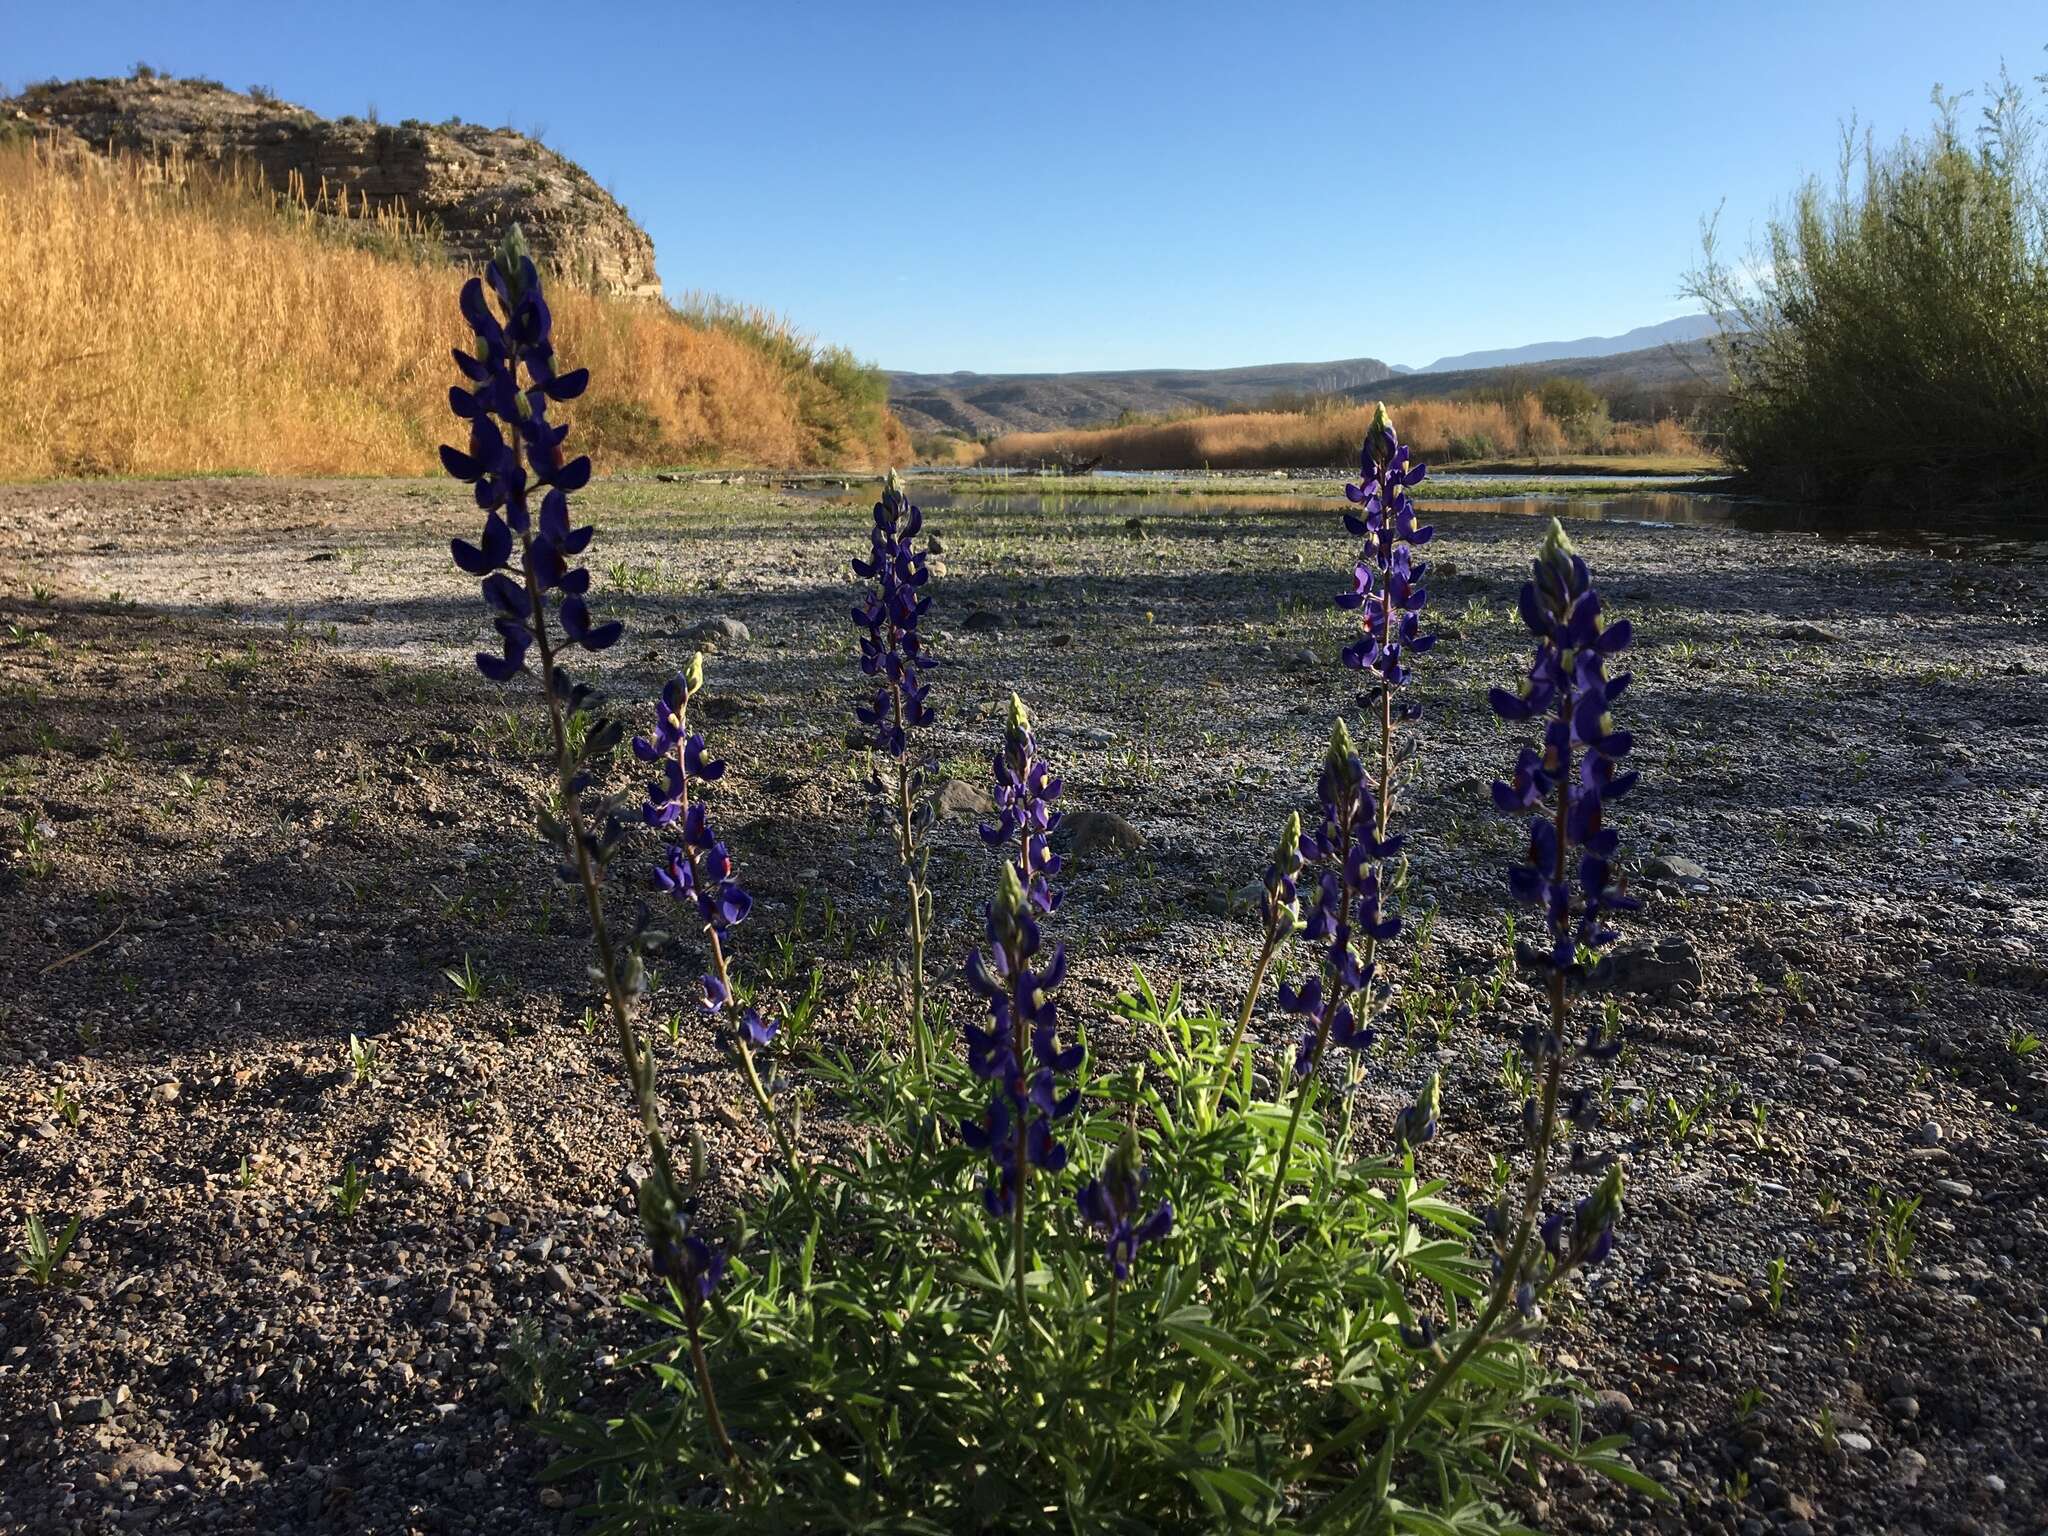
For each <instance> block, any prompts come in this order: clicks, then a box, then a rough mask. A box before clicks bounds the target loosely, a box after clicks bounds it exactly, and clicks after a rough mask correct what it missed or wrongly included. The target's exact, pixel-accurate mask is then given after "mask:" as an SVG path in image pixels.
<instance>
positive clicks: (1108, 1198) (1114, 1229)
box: [1074, 1106, 1173, 1360]
mask: <svg viewBox="0 0 2048 1536" xmlns="http://www.w3.org/2000/svg"><path fill="white" fill-rule="evenodd" d="M1134 1107H1135V1106H1134ZM1149 1177H1150V1175H1149V1173H1148V1171H1147V1169H1146V1168H1145V1164H1144V1159H1143V1157H1142V1156H1141V1155H1140V1153H1139V1150H1138V1132H1137V1128H1136V1127H1135V1126H1132V1125H1126V1126H1125V1127H1124V1133H1123V1135H1122V1137H1121V1138H1119V1139H1118V1141H1117V1144H1116V1147H1115V1149H1114V1150H1112V1151H1111V1152H1110V1154H1109V1157H1108V1159H1107V1160H1106V1161H1105V1162H1104V1163H1103V1165H1102V1172H1101V1174H1100V1175H1099V1176H1098V1177H1096V1178H1092V1179H1090V1180H1089V1181H1088V1182H1087V1183H1086V1184H1084V1185H1083V1186H1082V1187H1081V1191H1080V1193H1079V1194H1078V1195H1077V1196H1076V1197H1075V1202H1074V1203H1075V1204H1076V1205H1077V1206H1078V1207H1079V1209H1080V1212H1081V1217H1082V1219H1083V1220H1084V1221H1086V1222H1087V1223H1088V1225H1089V1226H1091V1227H1093V1228H1094V1229H1095V1230H1096V1231H1097V1232H1098V1233H1100V1234H1101V1236H1102V1239H1103V1250H1104V1252H1105V1253H1106V1254H1107V1256H1108V1259H1109V1273H1110V1282H1109V1323H1108V1329H1107V1334H1106V1337H1105V1340H1104V1343H1103V1349H1102V1353H1103V1357H1104V1359H1106V1360H1113V1359H1114V1358H1115V1355H1116V1299H1117V1287H1118V1286H1119V1285H1121V1284H1122V1283H1123V1282H1124V1281H1126V1280H1128V1279H1130V1277H1131V1265H1132V1264H1133V1263H1134V1262H1136V1260H1137V1256H1138V1250H1139V1249H1140V1248H1142V1247H1143V1246H1144V1245H1145V1244H1147V1243H1151V1242H1157V1241H1158V1240H1159V1239H1160V1238H1162V1237H1165V1236H1166V1234H1167V1233H1169V1232H1171V1231H1172V1230H1173V1202H1172V1201H1171V1200H1161V1201H1160V1202H1159V1203H1158V1204H1157V1205H1154V1206H1153V1207H1152V1208H1151V1209H1150V1210H1149V1211H1148V1210H1146V1209H1145V1206H1144V1193H1145V1182H1146V1180H1147V1178H1149Z"/></svg>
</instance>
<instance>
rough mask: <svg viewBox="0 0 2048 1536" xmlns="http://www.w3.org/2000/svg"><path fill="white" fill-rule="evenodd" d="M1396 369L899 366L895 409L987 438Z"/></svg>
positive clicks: (1355, 364) (921, 426) (930, 425)
mask: <svg viewBox="0 0 2048 1536" xmlns="http://www.w3.org/2000/svg"><path fill="white" fill-rule="evenodd" d="M1393 373H1394V370H1393V369H1392V368H1390V367H1388V366H1387V365H1386V364H1385V363H1383V362H1381V361H1380V360H1379V359H1378V358H1376V357H1354V358H1349V359H1346V360H1344V361H1342V362H1335V363H1266V364H1262V365H1260V366H1258V367H1253V368H1136V369H1130V370H1117V371H1111V372H1106V373H891V374H890V375H889V406H890V409H892V410H893V411H895V413H896V414H897V416H899V417H900V418H901V419H902V421H903V424H904V425H905V426H906V427H908V428H910V430H911V431H913V432H941V431H953V432H962V433H965V434H966V435H967V436H969V437H985V436H987V435H988V434H989V433H992V432H1050V431H1055V430H1058V429H1060V428H1065V427H1082V426H1101V425H1103V424H1104V423H1107V422H1112V421H1115V420H1116V418H1117V417H1118V416H1120V415H1121V414H1123V413H1124V412H1125V411H1136V412H1139V413H1142V414H1147V415H1150V414H1153V413H1156V412H1163V411H1178V410H1183V409H1185V408H1186V407H1188V406H1191V405H1193V406H1204V407H1207V408H1209V409H1212V410H1221V409H1223V408H1224V407H1226V406H1232V405H1246V404H1250V403H1253V402H1255V401H1260V400H1268V399H1271V398H1272V397H1273V396H1274V395H1285V394H1325V395H1328V394H1341V393H1343V392H1344V391H1346V390H1351V389H1357V388H1359V387H1361V386H1363V385H1367V384H1372V383H1374V382H1376V381H1378V380H1380V379H1385V378H1391V377H1393Z"/></svg>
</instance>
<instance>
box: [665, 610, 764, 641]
mask: <svg viewBox="0 0 2048 1536" xmlns="http://www.w3.org/2000/svg"><path fill="white" fill-rule="evenodd" d="M682 638H683V639H685V640H691V641H694V642H696V643H697V644H698V645H706V644H709V645H714V646H717V645H745V644H746V643H747V642H748V641H749V640H751V639H753V635H752V634H751V633H750V632H749V631H748V629H747V626H746V625H744V624H742V623H741V622H740V621H739V620H738V619H728V618H725V617H723V616H720V617H718V618H713V619H705V620H702V621H701V622H699V623H696V624H692V625H691V626H690V627H689V628H688V629H686V630H684V631H683V633H682Z"/></svg>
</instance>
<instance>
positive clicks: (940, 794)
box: [931, 779, 996, 821]
mask: <svg viewBox="0 0 2048 1536" xmlns="http://www.w3.org/2000/svg"><path fill="white" fill-rule="evenodd" d="M931 808H932V814H933V815H934V816H936V817H938V818H939V820H941V821H955V820H963V821H964V820H968V819H970V818H974V817H980V816H993V815H994V814H995V810H996V803H995V800H994V799H993V798H992V797H991V796H990V795H989V792H988V791H987V790H986V789H985V788H983V787H982V786H981V785H979V784H976V783H973V782H971V781H970V780H967V779H947V780H945V781H944V782H942V783H941V784H940V785H939V787H938V788H937V789H935V790H933V791H932V798H931Z"/></svg>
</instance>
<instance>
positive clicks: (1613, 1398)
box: [1593, 1387, 1636, 1413]
mask: <svg viewBox="0 0 2048 1536" xmlns="http://www.w3.org/2000/svg"><path fill="white" fill-rule="evenodd" d="M1593 1406H1594V1407H1596V1408H1607V1409H1611V1410H1612V1411H1613V1412H1615V1413H1634V1412H1635V1411H1636V1404H1635V1399H1634V1398H1632V1397H1630V1396H1629V1395H1628V1394H1627V1393H1626V1392H1623V1391H1621V1390H1619V1389H1618V1388H1615V1387H1609V1388H1607V1389H1606V1390H1605V1391H1603V1392H1595V1393H1594V1394H1593Z"/></svg>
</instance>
